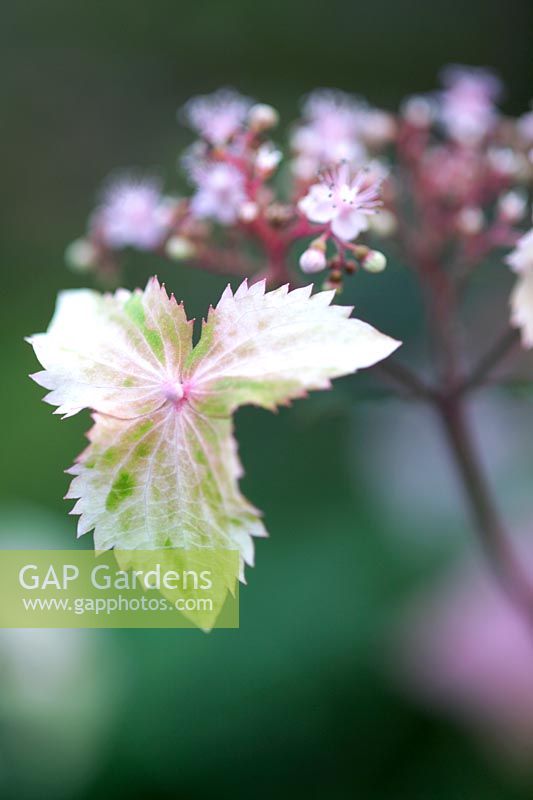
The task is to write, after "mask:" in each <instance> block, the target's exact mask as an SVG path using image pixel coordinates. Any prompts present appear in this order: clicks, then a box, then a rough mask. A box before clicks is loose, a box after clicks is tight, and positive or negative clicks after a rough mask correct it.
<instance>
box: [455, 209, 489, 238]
mask: <svg viewBox="0 0 533 800" xmlns="http://www.w3.org/2000/svg"><path fill="white" fill-rule="evenodd" d="M483 223H484V217H483V211H482V210H481V209H480V208H477V207H476V206H467V207H466V208H463V209H461V211H460V212H459V214H458V216H457V228H458V230H459V232H460V233H462V234H464V235H465V236H475V235H476V234H477V233H479V232H480V231H481V230H482V228H483Z"/></svg>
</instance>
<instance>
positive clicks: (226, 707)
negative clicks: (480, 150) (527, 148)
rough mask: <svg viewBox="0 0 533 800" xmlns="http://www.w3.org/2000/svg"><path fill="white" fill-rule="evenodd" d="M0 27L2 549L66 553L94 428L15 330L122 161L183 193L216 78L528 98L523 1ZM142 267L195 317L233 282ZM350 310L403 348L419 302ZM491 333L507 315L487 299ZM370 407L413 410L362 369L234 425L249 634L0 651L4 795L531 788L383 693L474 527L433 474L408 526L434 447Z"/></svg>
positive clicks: (298, 86)
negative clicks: (68, 408)
mask: <svg viewBox="0 0 533 800" xmlns="http://www.w3.org/2000/svg"><path fill="white" fill-rule="evenodd" d="M2 12H3V13H2V25H1V29H0V61H1V70H0V76H1V77H0V84H1V95H0V98H1V102H0V109H1V110H0V131H1V141H2V155H3V168H2V173H1V201H0V202H1V203H2V213H1V225H2V232H1V237H0V250H1V252H2V259H1V265H2V311H1V324H2V392H1V400H0V402H1V418H2V419H3V420H4V434H3V439H2V447H1V451H2V467H1V472H0V478H1V480H0V491H1V498H0V502H1V507H0V509H1V512H2V519H1V522H0V534H1V536H2V543H3V546H11V547H13V546H17V545H18V546H26V545H27V544H28V543H32V544H33V543H39V544H40V545H42V546H53V545H54V544H56V545H57V544H58V543H60V544H63V546H65V547H70V546H75V538H74V537H75V521H74V520H73V518H69V517H68V516H67V511H68V505H67V504H66V503H65V502H64V501H62V499H61V498H62V496H63V495H64V493H65V491H66V487H67V476H65V475H64V474H63V472H62V470H63V469H64V468H66V467H67V466H69V464H70V463H71V461H72V459H73V457H74V456H75V455H76V454H77V453H78V452H79V451H80V449H81V448H82V446H83V433H84V431H85V430H86V428H87V425H88V420H87V416H86V415H79V416H78V417H75V418H73V419H69V420H68V421H65V422H61V421H60V420H59V419H58V418H57V417H53V416H52V414H51V413H50V411H51V409H50V407H48V406H45V405H44V404H42V403H41V402H40V397H41V395H42V390H40V389H39V388H38V387H36V386H35V385H33V384H32V383H31V382H30V381H29V380H28V378H27V377H26V376H27V374H28V373H29V372H31V371H34V370H35V369H36V365H35V361H34V358H33V356H32V354H31V352H30V349H29V347H28V346H27V345H25V344H24V343H23V336H24V335H27V334H30V333H33V332H36V331H39V330H43V329H44V327H45V326H46V324H47V323H48V320H49V318H50V315H51V312H52V309H53V305H54V301H55V296H56V293H57V291H58V290H59V289H60V288H63V287H67V286H77V285H83V279H80V278H78V277H76V276H74V275H72V274H71V273H69V272H68V271H67V270H66V269H65V267H64V265H63V252H64V247H65V245H66V243H68V242H69V241H71V240H72V239H73V238H75V237H76V236H78V235H79V234H81V233H82V231H83V228H84V225H85V220H86V216H87V214H88V212H89V211H90V209H91V207H92V205H93V203H94V199H95V196H96V193H97V190H98V187H99V185H100V184H101V182H102V180H103V179H105V178H106V176H107V175H108V174H109V172H111V171H112V170H114V169H116V168H117V167H119V168H120V167H130V166H140V167H141V168H146V169H152V168H153V169H155V170H156V171H158V172H159V173H160V174H162V175H164V176H165V178H166V179H167V182H166V186H167V188H168V189H176V188H178V189H179V187H180V185H181V186H183V182H182V177H181V176H179V175H178V174H177V172H176V168H175V165H176V157H177V154H178V152H179V151H180V149H181V148H182V147H183V146H185V145H186V144H187V143H188V142H189V141H190V139H191V137H190V136H189V134H188V133H187V132H186V131H183V130H180V129H179V127H178V126H177V124H176V120H175V111H176V108H177V107H178V106H179V105H181V104H182V103H183V102H184V101H185V100H186V99H187V98H188V97H189V96H190V95H192V94H195V93H198V92H201V93H204V92H207V91H211V90H213V89H215V88H217V87H218V86H219V85H225V84H229V85H234V86H236V87H237V88H238V89H240V90H241V91H243V92H245V93H246V94H250V95H252V96H255V97H256V98H258V99H260V100H263V101H266V102H270V103H273V104H274V105H275V106H277V107H278V108H279V109H280V110H281V112H282V113H283V115H284V117H285V119H286V120H287V121H288V120H291V119H292V118H294V117H295V116H296V115H297V102H298V99H299V97H300V96H301V95H302V94H304V93H305V92H307V91H309V90H310V89H312V88H313V87H316V86H338V87H339V88H342V89H345V90H348V91H355V92H358V93H361V94H364V95H366V96H367V97H368V98H369V99H370V100H371V101H372V102H373V103H376V104H378V105H383V106H385V107H388V108H396V107H397V105H398V103H399V101H400V100H401V98H402V97H403V96H404V95H405V94H408V93H413V92H418V91H427V90H430V89H432V88H433V87H434V86H435V84H436V76H437V73H438V70H439V68H440V67H441V66H442V65H443V64H445V63H447V62H450V61H452V62H463V63H467V64H485V65H490V66H492V67H494V68H495V69H497V70H498V71H500V73H501V74H502V76H503V77H504V79H505V81H506V83H507V85H508V95H507V99H506V104H505V108H506V110H507V111H509V112H511V113H520V112H521V111H523V110H525V108H526V106H527V103H528V101H529V99H530V97H531V95H532V94H533V81H532V78H533V71H532V56H531V52H532V48H531V45H532V37H531V33H532V25H533V19H532V16H533V15H532V4H531V2H530V0H510V2H508V3H506V4H503V3H502V2H501V0H477V1H475V2H464V1H463V2H460V3H458V2H452V1H451V0H447V1H446V2H442V0H435V1H434V2H428V0H421V1H420V2H415V1H414V0H412V1H411V2H407V1H406V0H372V2H360V1H359V0H357V1H356V2H349V0H330V2H328V3H312V2H309V1H308V2H303V0H293V2H290V1H289V2H287V0H284V1H282V0H270V2H268V3H267V2H265V3H261V2H258V0H255V2H250V0H232V1H231V2H220V1H218V2H217V1H216V0H211V2H202V0H199V2H195V3H183V2H176V0H174V2H171V1H170V0H151V2H150V3H139V2H135V0H108V1H107V2H106V3H98V2H91V3H89V2H75V0H74V2H73V0H47V2H43V0H24V2H18V3H15V2H11V3H9V2H8V3H4V4H3V7H2ZM281 136H282V133H281V132H278V137H281ZM153 272H157V273H158V274H159V276H160V277H161V278H163V279H165V280H166V282H167V285H168V286H169V287H170V288H172V289H173V290H174V291H175V293H176V294H177V295H178V297H180V298H183V300H184V301H185V302H186V305H187V308H188V309H189V310H191V311H192V312H193V313H196V315H197V316H201V315H202V313H203V312H204V311H205V309H206V308H207V306H208V304H209V303H210V302H213V301H215V300H216V298H217V295H218V293H219V291H220V289H221V286H222V285H223V283H224V281H223V280H221V279H220V278H217V277H214V276H210V275H206V274H203V273H202V274H201V273H196V272H194V271H193V270H192V269H190V268H187V267H186V266H172V267H169V266H168V265H165V264H163V263H160V262H158V261H157V260H155V259H153V258H152V259H150V258H144V259H140V258H135V259H132V260H131V261H130V264H129V267H128V271H127V282H128V285H135V284H136V283H139V282H142V281H144V280H145V277H146V276H147V275H148V274H151V273H153ZM505 285H506V286H508V284H505ZM346 301H347V302H349V301H355V302H356V305H357V309H358V313H359V315H360V316H362V317H363V318H364V319H367V320H368V321H370V322H373V323H374V324H376V325H379V326H381V327H382V328H384V329H385V330H386V331H387V332H389V333H391V334H392V335H395V336H397V337H400V338H405V339H407V340H413V339H416V336H417V334H418V332H419V324H418V322H417V319H418V314H419V309H418V305H417V298H416V294H415V292H414V291H413V287H412V286H411V284H410V281H409V278H408V276H407V275H406V273H404V272H402V270H401V268H400V266H399V265H392V266H391V268H390V269H389V270H388V272H387V273H386V275H384V276H383V277H379V278H375V277H374V278H371V277H370V276H365V277H363V279H362V280H361V281H360V282H359V283H358V285H357V287H354V288H352V289H350V291H349V293H348V296H347V297H346ZM496 313H498V314H499V315H500V317H501V319H502V320H503V318H504V316H505V313H506V311H505V308H504V307H502V305H501V300H500V307H499V310H498V311H497V312H496ZM377 405H379V406H380V407H379V409H378V410H376V406H377ZM491 413H492V412H491ZM384 414H385V415H387V417H388V419H389V423H388V425H389V428H385V429H386V430H390V426H391V422H390V420H391V419H392V420H393V422H394V420H395V419H396V415H397V414H398V419H400V418H401V415H402V414H404V411H403V409H402V408H400V407H399V406H398V405H397V404H393V403H390V402H389V401H387V400H380V399H379V398H377V397H376V396H374V394H373V393H372V387H370V386H369V385H368V383H367V381H366V379H365V378H363V377H360V376H356V377H355V378H350V379H345V380H344V381H341V382H339V383H338V384H337V386H336V388H335V389H334V391H333V392H332V393H329V394H327V395H321V396H314V397H312V398H311V399H309V400H308V401H306V402H305V403H303V402H302V403H296V404H295V405H294V406H293V407H292V408H290V409H288V410H282V411H281V412H280V413H279V414H278V415H270V414H268V413H266V412H261V411H258V410H256V409H244V410H242V411H241V412H239V414H238V417H237V428H238V436H239V442H240V451H241V457H242V460H243V462H244V464H245V467H246V477H245V479H244V481H243V486H244V490H245V493H246V495H247V496H249V497H250V498H251V499H252V501H253V502H254V503H255V504H256V505H258V506H259V507H260V508H262V509H263V510H264V512H265V517H266V523H267V526H268V529H269V531H270V533H271V538H270V539H269V540H268V541H264V542H260V543H259V544H258V546H257V567H256V568H255V569H254V570H249V571H248V586H247V587H245V588H244V589H243V591H242V592H241V628H240V630H239V631H215V632H213V633H212V634H210V635H209V636H206V635H204V634H201V633H199V632H195V631H176V632H169V631H133V632H131V631H130V632H128V631H87V632H84V631H63V632H62V631H52V632H49V633H47V634H46V633H45V634H43V633H37V632H31V631H30V632H22V633H21V634H11V633H10V632H7V633H5V634H3V635H2V637H0V793H1V796H2V797H6V798H11V797H13V798H15V797H17V798H26V797H27V798H34V797H35V798H48V797H50V798H87V799H88V798H96V797H98V798H107V797H113V798H121V797H128V798H132V800H133V799H135V798H154V800H157V798H189V797H190V798H204V797H211V796H213V795H215V794H216V795H218V796H220V797H226V796H228V797H229V796H231V797H234V798H240V797H243V798H244V797H261V798H262V797H274V796H275V797H277V796H280V797H284V796H289V797H297V798H299V797H328V798H345V797H352V796H353V797H360V798H365V799H366V798H368V799H369V800H388V799H389V798H394V799H395V800H399V799H400V798H406V800H407V798H409V800H419V799H420V800H422V799H423V800H427V799H428V798H431V800H440V798H442V799H443V800H455V798H480V799H481V800H492V798H494V800H502V798H505V799H506V798H515V797H516V798H526V797H531V796H533V794H532V790H531V784H530V783H529V782H528V781H527V780H526V779H524V778H523V777H522V778H520V779H518V778H516V777H514V776H512V775H511V774H509V773H508V772H507V770H506V769H505V767H503V766H501V765H499V764H498V763H494V761H493V759H491V758H489V757H487V755H486V754H484V753H483V752H482V751H481V750H479V749H478V747H477V746H476V744H475V743H474V742H473V741H471V740H470V739H469V738H468V737H467V735H466V734H465V733H463V732H462V731H461V730H459V729H458V728H456V727H454V726H452V725H451V724H448V723H446V722H443V721H442V720H440V719H438V718H437V717H436V716H432V715H430V714H429V713H426V712H424V711H422V710H421V709H419V708H417V707H415V706H414V705H410V704H409V702H408V701H407V700H405V699H404V698H403V697H402V696H401V694H400V693H399V692H398V691H397V690H396V689H395V688H394V681H393V680H392V681H391V680H390V678H389V676H390V673H391V672H393V671H394V663H393V662H394V658H393V657H392V656H390V655H389V656H388V657H386V656H385V653H387V652H389V651H387V648H386V647H385V646H384V645H383V642H384V641H385V640H386V638H387V631H388V630H389V627H390V625H391V624H392V621H393V612H394V611H395V610H396V608H397V607H398V606H399V605H401V603H402V602H403V599H404V598H405V597H408V596H409V593H410V591H411V590H412V588H413V587H414V586H416V585H417V584H418V583H419V582H423V580H424V579H425V578H426V577H427V576H428V575H431V574H432V573H433V572H434V571H435V570H438V569H439V568H440V565H441V563H444V562H446V561H447V559H448V558H449V556H450V554H451V553H453V552H454V551H455V549H456V548H457V547H460V544H459V543H460V542H461V541H463V540H467V538H468V537H469V536H470V530H469V527H468V523H467V521H466V520H465V518H464V515H463V509H462V505H461V501H460V496H459V495H458V493H457V491H456V487H455V486H454V484H453V479H452V478H451V477H450V476H449V475H446V476H445V477H444V481H445V489H442V486H441V484H440V483H439V481H440V478H439V477H438V474H439V473H438V469H437V471H436V473H435V478H434V482H433V490H434V497H435V503H433V501H432V499H431V491H430V489H431V486H430V487H429V489H428V485H427V479H428V476H427V475H426V476H425V479H426V484H425V489H424V492H423V494H424V496H425V501H424V503H423V504H422V506H421V507H418V506H417V480H418V478H417V475H420V470H421V469H422V471H423V465H424V463H425V462H424V453H423V452H422V453H421V452H420V451H417V449H416V447H414V446H413V445H414V444H416V442H414V441H413V439H412V437H411V438H410V439H409V437H407V439H408V440H409V442H408V450H407V452H402V451H399V452H396V450H395V451H394V452H393V451H392V445H391V451H390V452H389V451H388V450H387V448H386V446H384V442H383V415H384ZM530 419H531V417H530ZM422 422H423V425H422V427H425V426H426V423H427V426H428V430H429V429H430V428H431V422H432V421H431V419H426V418H425V417H424V418H423V420H422ZM393 427H394V425H393ZM427 435H428V437H429V438H431V433H430V432H429V433H428V434H427ZM401 438H402V437H401V436H392V437H391V441H393V442H395V443H396V444H397V443H398V440H399V439H401ZM405 438H406V437H404V439H405ZM420 438H421V442H420V447H421V448H422V451H423V448H424V447H425V441H423V436H422V433H420ZM396 444H395V445H394V446H395V447H396ZM430 446H431V447H433V450H432V451H431V452H432V453H433V455H434V461H432V462H431V464H435V463H436V462H437V461H438V460H439V458H441V459H445V454H444V452H443V451H441V450H440V449H439V448H440V443H439V441H438V439H437V440H436V441H432V442H430ZM494 447H495V448H497V444H495V445H494ZM374 450H375V451H376V453H377V456H376V458H374ZM380 453H382V455H381V456H380V455H379V454H380ZM383 453H384V455H383ZM425 457H426V458H427V455H426V456H425ZM380 459H381V460H380ZM491 461H492V459H491ZM391 464H392V465H393V466H394V465H397V466H398V469H399V472H400V473H401V472H402V471H403V472H405V471H406V470H407V471H409V472H411V473H412V475H413V476H414V477H413V485H412V486H410V487H409V486H408V487H406V488H405V489H404V487H403V484H401V485H400V488H399V489H398V485H396V479H395V473H394V469H392V470H391V469H388V467H390V466H391ZM421 465H422V467H421ZM528 466H529V474H528V477H529V478H531V477H532V473H533V469H532V467H531V464H530V463H529V465H528ZM520 469H521V475H522V478H523V477H524V470H523V468H522V467H521V468H520ZM417 470H418V472H417ZM516 470H517V471H518V467H516ZM444 471H445V472H446V465H445V467H444ZM430 473H431V469H430ZM380 476H382V479H380ZM399 477H400V476H398V479H399ZM430 480H431V475H430ZM447 480H448V482H449V489H450V494H449V496H448V495H446V497H447V499H446V500H445V501H444V503H443V502H442V499H441V496H442V492H443V491H447V488H448V484H447V483H446V481H447ZM500 485H501V486H502V488H503V490H504V492H503V493H504V495H505V496H504V498H503V499H504V503H507V505H508V506H510V507H512V508H511V510H513V509H515V508H516V507H517V504H518V506H520V503H521V499H520V498H518V499H517V496H516V494H515V495H512V492H513V491H514V492H515V493H516V491H517V490H516V481H515V480H514V476H513V473H512V471H511V473H509V471H508V470H506V477H505V479H503V478H502V480H501V481H500ZM506 486H507V487H508V489H509V492H507V495H508V497H507V499H506V496H507V495H506V492H505V488H506ZM428 491H429V496H428ZM409 492H411V494H409ZM509 493H511V494H509ZM522 494H523V495H524V496H527V497H528V496H529V494H530V492H529V490H524V491H523V493H522ZM396 495H397V496H398V498H399V505H398V506H396V505H395V503H394V502H391V496H392V498H393V499H394V497H395V496H396ZM522 499H523V498H522Z"/></svg>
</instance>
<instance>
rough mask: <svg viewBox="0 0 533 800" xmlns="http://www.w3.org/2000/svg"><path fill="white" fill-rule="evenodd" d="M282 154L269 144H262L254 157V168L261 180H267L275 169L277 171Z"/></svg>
mask: <svg viewBox="0 0 533 800" xmlns="http://www.w3.org/2000/svg"><path fill="white" fill-rule="evenodd" d="M281 158H282V154H281V152H280V150H276V148H275V147H274V146H273V145H272V144H270V143H268V142H267V143H265V144H262V145H261V147H260V148H259V150H258V151H257V155H256V157H255V168H256V170H257V172H258V173H259V175H261V176H262V177H263V178H269V177H270V176H271V175H272V173H273V172H274V170H275V169H277V167H278V164H279V162H280V161H281Z"/></svg>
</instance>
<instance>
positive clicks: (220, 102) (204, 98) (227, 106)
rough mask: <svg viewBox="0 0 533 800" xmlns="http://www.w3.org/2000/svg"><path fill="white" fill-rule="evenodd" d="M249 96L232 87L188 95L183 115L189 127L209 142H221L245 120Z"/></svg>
mask: <svg viewBox="0 0 533 800" xmlns="http://www.w3.org/2000/svg"><path fill="white" fill-rule="evenodd" d="M252 105H253V100H252V99H251V98H249V97H244V96H243V95H241V94H239V92H236V91H235V90H234V89H218V91H216V92H213V93H212V94H207V95H200V96H198V97H193V98H191V99H190V100H189V101H188V102H187V103H186V104H185V106H184V107H183V115H184V117H185V119H186V120H187V122H188V123H189V125H190V126H191V128H193V130H195V131H196V132H197V133H198V134H199V135H200V136H201V137H202V138H203V139H205V140H206V141H208V142H209V143H210V144H212V145H222V144H225V143H226V142H227V141H228V140H229V139H230V138H231V137H232V136H233V135H234V134H235V133H237V131H238V130H239V128H241V127H242V126H243V125H244V123H245V122H246V118H247V116H248V112H249V111H250V109H251V107H252Z"/></svg>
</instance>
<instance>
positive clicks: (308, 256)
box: [300, 247, 327, 275]
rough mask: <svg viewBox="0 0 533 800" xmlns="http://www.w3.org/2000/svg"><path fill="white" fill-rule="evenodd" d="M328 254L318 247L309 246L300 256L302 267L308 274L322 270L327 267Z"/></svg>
mask: <svg viewBox="0 0 533 800" xmlns="http://www.w3.org/2000/svg"><path fill="white" fill-rule="evenodd" d="M326 263H327V262H326V255H325V253H324V251H323V250H321V249H319V248H318V247H309V248H308V249H307V250H305V251H304V252H303V253H302V255H301V256H300V267H301V269H302V272H305V273H307V274H308V275H310V274H312V273H314V272H322V270H323V269H326Z"/></svg>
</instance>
